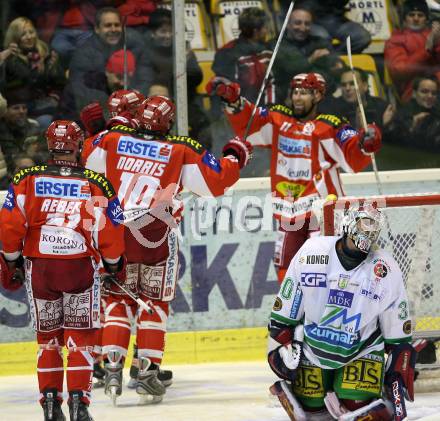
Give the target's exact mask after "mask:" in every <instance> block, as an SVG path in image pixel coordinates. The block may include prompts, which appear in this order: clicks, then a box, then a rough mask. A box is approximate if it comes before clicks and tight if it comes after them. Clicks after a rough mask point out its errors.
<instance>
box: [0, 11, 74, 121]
mask: <svg viewBox="0 0 440 421" xmlns="http://www.w3.org/2000/svg"><path fill="white" fill-rule="evenodd" d="M17 47H18V48H17ZM4 48H5V49H8V50H9V51H12V52H11V53H10V54H9V55H8V57H7V58H6V61H5V64H4V72H5V80H4V83H5V86H6V88H14V87H17V86H23V87H24V86H26V87H27V88H28V89H29V92H30V94H31V98H30V101H29V115H30V116H31V117H33V118H35V119H37V120H38V122H39V123H40V125H41V126H42V127H43V128H44V127H47V126H48V125H49V124H50V123H51V121H52V118H53V116H54V114H55V113H56V111H57V108H58V103H59V98H60V93H61V91H62V89H63V87H64V85H65V83H66V78H65V75H64V71H63V69H62V67H61V65H60V63H59V60H58V55H57V53H56V52H55V51H53V50H50V49H49V47H48V46H47V44H46V43H45V42H43V41H41V40H40V39H39V38H38V36H37V32H36V31H35V28H34V25H33V24H32V22H31V21H30V20H29V19H28V18H25V17H19V18H16V19H14V20H13V21H12V22H11V23H10V24H9V26H8V29H7V31H6V34H5V39H4Z"/></svg>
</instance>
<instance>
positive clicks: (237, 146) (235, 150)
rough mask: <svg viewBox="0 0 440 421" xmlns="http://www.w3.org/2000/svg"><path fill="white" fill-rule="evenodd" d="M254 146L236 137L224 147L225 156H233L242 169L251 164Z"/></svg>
mask: <svg viewBox="0 0 440 421" xmlns="http://www.w3.org/2000/svg"><path fill="white" fill-rule="evenodd" d="M252 151H253V146H252V145H251V144H250V143H249V142H248V141H246V140H245V141H243V140H241V139H240V138H239V137H238V136H235V137H234V138H233V139H231V140H230V141H229V142H228V143H227V144H226V145H225V146H224V147H223V156H227V155H233V156H235V157H236V158H237V160H238V165H240V169H242V168H244V167H245V166H246V165H247V164H249V162H250V160H251V159H252Z"/></svg>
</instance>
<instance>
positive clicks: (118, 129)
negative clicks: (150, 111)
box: [108, 124, 136, 133]
mask: <svg viewBox="0 0 440 421" xmlns="http://www.w3.org/2000/svg"><path fill="white" fill-rule="evenodd" d="M108 131H109V132H110V133H111V132H122V133H135V132H136V130H135V129H133V128H131V127H127V126H124V125H123V124H116V126H113V127H111V128H110V129H109V130H108Z"/></svg>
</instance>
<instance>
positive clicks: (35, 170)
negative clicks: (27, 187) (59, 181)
mask: <svg viewBox="0 0 440 421" xmlns="http://www.w3.org/2000/svg"><path fill="white" fill-rule="evenodd" d="M47 168H48V165H33V166H32V167H29V168H24V169H22V170H20V171H18V172H17V173H16V174H14V176H13V177H12V183H13V184H15V185H17V184H20V182H21V181H22V180H24V179H25V178H26V177H28V176H30V175H36V174H43V173H45V171H46V170H47Z"/></svg>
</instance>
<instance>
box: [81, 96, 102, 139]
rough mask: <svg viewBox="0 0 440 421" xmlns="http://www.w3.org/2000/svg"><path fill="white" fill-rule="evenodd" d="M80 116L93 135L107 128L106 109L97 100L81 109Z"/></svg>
mask: <svg viewBox="0 0 440 421" xmlns="http://www.w3.org/2000/svg"><path fill="white" fill-rule="evenodd" d="M79 117H80V119H81V122H82V124H83V126H84V128H85V129H86V130H87V132H88V134H89V136H93V135H95V134H97V133H99V132H101V131H102V130H104V128H105V119H104V111H103V109H102V107H101V104H100V103H99V102H97V101H95V102H91V103H90V104H89V105H86V106H85V107H84V108H83V109H82V110H81V112H80V114H79Z"/></svg>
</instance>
